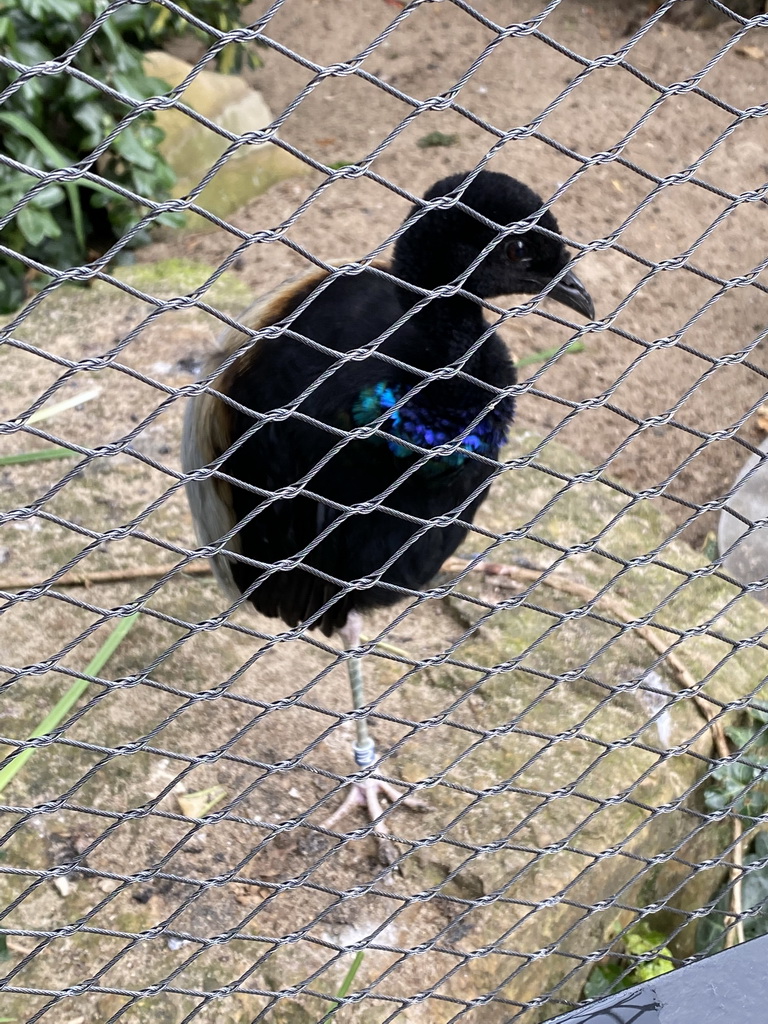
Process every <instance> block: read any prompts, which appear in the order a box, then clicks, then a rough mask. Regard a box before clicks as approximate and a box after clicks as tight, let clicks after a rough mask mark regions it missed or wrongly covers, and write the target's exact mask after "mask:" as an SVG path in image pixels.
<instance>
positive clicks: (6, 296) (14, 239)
mask: <svg viewBox="0 0 768 1024" xmlns="http://www.w3.org/2000/svg"><path fill="white" fill-rule="evenodd" d="M243 2H244V0H225V2H222V3H219V2H218V0H187V2H186V4H183V5H182V6H184V7H185V8H186V9H187V10H189V11H190V13H192V14H194V15H195V16H197V17H199V18H200V19H201V20H206V21H210V22H211V24H213V25H215V26H216V27H217V28H219V29H228V28H231V27H232V26H233V25H234V24H236V23H237V14H238V13H239V10H240V7H241V6H242V3H243ZM106 7H107V0H0V48H2V50H3V52H4V54H5V55H6V56H7V57H9V58H11V59H12V60H14V61H16V62H18V63H19V64H23V65H27V66H33V65H36V64H39V63H41V62H44V61H51V60H55V59H58V58H61V57H62V55H63V54H65V53H66V52H67V51H68V50H69V49H70V47H72V46H74V45H75V44H76V43H77V42H78V41H79V40H80V38H81V37H82V35H83V33H84V32H85V31H86V30H87V29H88V27H89V26H90V25H92V24H93V22H94V20H95V19H96V17H97V16H98V15H99V14H100V13H101V12H103V11H104V10H105V9H106ZM181 26H183V27H184V28H189V25H188V23H187V22H186V21H185V20H184V19H183V18H181V17H179V16H172V15H171V14H170V12H169V11H168V10H167V8H165V7H163V6H162V5H161V4H158V3H151V4H126V5H125V6H123V7H120V8H118V9H117V10H116V11H115V12H114V13H113V14H111V15H110V17H109V18H107V19H106V20H105V21H104V23H103V24H102V25H100V27H99V29H98V30H97V32H96V33H95V34H94V35H93V37H92V38H91V39H90V40H89V41H88V42H87V43H86V44H85V45H84V46H82V47H81V48H80V49H79V50H78V52H77V55H76V56H75V58H74V60H73V62H72V66H73V67H74V68H76V69H77V70H78V71H80V72H84V73H85V74H87V75H89V76H91V77H92V78H93V79H95V80H97V81H99V82H101V83H103V84H104V85H105V86H109V87H111V88H113V89H115V90H116V91H118V92H120V93H122V94H123V95H125V96H127V97H129V98H130V99H132V100H143V99H147V98H148V97H150V96H153V95H156V94H158V93H163V92H165V91H166V90H167V86H166V85H165V83H163V82H161V81H160V80H159V79H155V78H151V77H149V76H148V75H146V74H145V73H144V70H143V66H142V50H145V49H150V48H155V47H157V46H159V45H161V44H162V42H163V41H164V40H166V39H167V38H168V37H170V36H171V35H174V36H175V35H178V34H179V32H180V31H181ZM195 31H198V33H199V34H201V35H203V36H205V38H206V39H207V41H208V42H210V41H211V37H210V35H206V34H205V33H203V32H201V31H200V30H195ZM238 49H239V48H238V47H225V48H224V50H223V51H222V54H223V55H227V53H229V57H228V58H227V59H228V60H229V62H230V64H231V65H232V66H234V64H233V62H234V63H237V58H236V56H235V51H236V50H238ZM222 60H223V56H222ZM18 77H19V75H18V73H17V72H16V71H13V70H10V69H8V68H0V91H2V90H4V89H6V88H7V87H8V86H11V85H12V83H13V82H14V81H15V80H16V79H17V78H18ZM130 111H131V105H130V104H129V103H125V102H121V101H120V100H117V99H114V98H113V97H111V96H109V95H108V94H107V93H106V92H103V91H102V90H101V89H98V88H96V87H95V86H91V85H89V84H88V83H87V82H84V81H82V80H81V79H79V78H76V77H75V76H73V75H72V74H69V73H67V72H64V71H61V72H60V73H57V74H46V75H43V74H41V75H35V76H33V77H32V78H30V79H28V80H27V81H25V82H24V83H23V85H22V86H21V87H19V88H18V89H17V90H16V91H15V92H13V93H12V94H11V95H9V96H7V97H6V99H5V101H4V102H3V105H2V108H1V109H0V151H2V152H4V153H6V154H7V155H8V156H9V157H10V158H11V159H12V160H14V161H16V162H17V163H19V164H23V165H25V166H26V167H29V168H34V169H36V170H39V171H51V170H56V169H60V168H63V167H70V166H72V165H73V164H77V163H78V162H80V161H83V162H84V165H85V167H86V168H87V169H92V164H93V158H92V154H93V152H94V150H95V149H96V148H97V147H99V146H100V145H101V144H102V143H103V141H104V139H105V138H106V137H107V136H108V135H109V134H110V133H111V132H112V131H113V129H114V128H116V127H117V126H118V125H119V124H120V122H121V121H122V120H123V119H124V118H125V117H126V115H128V114H129V113H130ZM162 138H163V133H162V131H161V129H160V128H158V126H157V125H156V124H155V122H154V115H152V114H151V113H150V112H147V113H144V114H142V115H141V117H139V118H137V119H135V120H134V121H132V122H131V123H130V124H128V125H125V126H124V127H123V128H122V129H121V130H120V132H119V134H118V135H117V136H116V137H115V139H114V140H113V141H112V143H111V144H110V146H109V148H108V149H107V151H106V152H105V153H103V154H102V155H101V156H100V157H99V158H98V161H97V162H96V167H95V168H93V169H96V170H97V171H98V173H99V175H100V176H101V177H103V178H105V179H106V180H108V181H110V182H114V183H115V184H117V185H121V186H124V187H125V188H126V189H129V190H130V191H132V192H135V193H138V194H139V195H142V196H147V197H148V198H151V199H152V200H154V201H157V202H159V201H162V200H164V199H167V198H168V196H169V194H170V188H171V186H172V184H173V173H172V171H171V169H170V168H169V167H168V165H167V163H166V162H165V160H164V159H163V158H162V156H161V155H160V153H159V152H158V144H159V142H160V141H161V140H162ZM38 184H39V179H38V178H37V177H36V176H35V175H33V174H27V173H25V172H24V171H23V170H20V169H17V168H14V167H9V166H7V165H5V164H0V211H7V210H10V209H11V208H13V207H14V206H15V205H16V204H17V203H18V202H20V201H21V200H23V199H24V197H25V196H26V195H27V193H28V192H29V191H30V190H31V189H32V188H33V187H34V186H36V185H38ZM144 212H145V210H144V209H143V208H142V207H140V206H137V205H136V204H134V203H133V202H131V200H129V199H125V198H123V197H122V196H120V195H118V194H117V193H116V192H113V191H112V190H111V189H109V188H105V187H103V186H101V185H98V184H95V183H91V182H88V181H84V180H83V179H79V180H77V181H71V182H67V183H65V184H63V185H59V184H55V183H52V184H50V185H47V186H46V187H45V188H43V189H41V190H40V191H38V192H37V193H36V194H35V195H34V196H33V197H32V198H31V199H28V200H27V202H26V203H25V205H23V206H22V207H21V208H20V209H19V210H18V212H17V213H16V216H15V217H14V218H13V220H12V221H11V222H10V223H9V224H8V225H7V226H6V227H5V228H4V229H3V231H2V241H3V243H4V244H5V245H6V246H7V247H8V248H9V249H11V250H14V251H15V252H23V253H24V255H26V256H28V257H29V258H31V259H33V260H36V261H37V262H40V263H42V264H45V265H48V266H51V267H53V268H63V267H69V266H77V265H78V264H81V263H83V262H85V261H86V260H87V259H88V258H89V257H91V256H92V255H93V254H94V253H101V252H105V251H106V250H107V249H108V248H109V247H110V246H111V245H112V243H113V242H114V241H115V240H116V239H118V238H121V237H122V236H123V235H124V234H125V233H126V231H128V230H129V229H130V228H132V227H134V226H135V225H136V224H137V223H138V222H139V220H140V219H141V217H142V215H143V213H144ZM157 220H158V221H159V222H160V223H166V224H168V223H170V224H173V225H178V224H180V222H181V221H180V217H179V215H178V214H165V215H163V216H161V217H159V218H157ZM142 241H146V232H139V233H138V234H137V235H136V236H135V237H134V238H133V239H132V244H138V243H141V242H142ZM29 276H30V275H29V274H28V272H27V270H26V268H25V266H24V264H22V263H21V262H19V261H18V260H16V259H13V258H12V257H8V256H0V312H8V311H10V310H12V309H14V308H15V307H16V306H18V305H19V304H20V303H21V302H22V301H23V299H24V296H25V293H26V288H27V285H28V283H29Z"/></svg>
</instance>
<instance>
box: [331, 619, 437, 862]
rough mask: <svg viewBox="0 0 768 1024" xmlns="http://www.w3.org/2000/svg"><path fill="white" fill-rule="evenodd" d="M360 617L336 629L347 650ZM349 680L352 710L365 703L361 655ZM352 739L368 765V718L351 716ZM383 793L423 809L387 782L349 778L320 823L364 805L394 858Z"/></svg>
mask: <svg viewBox="0 0 768 1024" xmlns="http://www.w3.org/2000/svg"><path fill="white" fill-rule="evenodd" d="M361 628H362V618H361V616H360V615H359V613H358V612H351V613H350V615H349V617H348V618H347V621H346V623H345V624H344V626H343V627H342V628H341V629H340V630H339V633H340V634H341V639H342V642H343V643H344V647H345V648H346V649H347V650H351V649H352V648H354V647H357V646H358V645H359V643H360V631H361ZM347 665H348V669H349V683H350V686H351V688H352V704H353V706H354V708H355V711H358V710H359V709H360V708H362V707H363V706H364V705H365V699H364V696H363V662H362V658H350V659H349V661H348V663H347ZM355 730H356V736H355V742H354V744H353V745H352V752H353V754H354V757H355V764H356V765H357V766H358V768H370V766H371V765H372V764H374V763H375V762H376V745H375V743H374V742H373V740H372V739H371V736H370V734H369V732H368V720H367V718H366V717H365V716H362V715H361V716H360V717H359V718H357V719H356V720H355ZM381 795H383V796H384V797H386V799H387V800H388V801H389V802H390V803H394V802H395V800H399V801H400V803H401V804H404V805H405V806H406V807H410V808H412V809H413V810H426V808H427V804H425V803H424V801H423V800H419V799H418V798H417V797H410V796H407V797H403V798H402V799H401V797H402V794H401V793H399V792H398V790H396V789H395V787H394V786H391V785H390V784H389V783H388V782H383V781H381V780H379V779H371V778H368V779H365V780H364V781H363V782H353V783H352V785H351V786H350V787H349V793H348V794H347V796H346V798H345V800H344V802H343V803H342V805H341V807H339V808H338V810H336V811H334V812H333V814H332V815H331V816H330V817H329V818H327V819H326V820H325V821H324V822H323V824H324V826H325V827H326V828H334V827H335V826H336V824H337V823H338V822H339V821H341V820H342V818H345V817H346V816H347V815H348V814H349V813H350V811H352V810H354V809H355V808H357V807H361V806H362V807H365V808H366V810H367V812H368V817H369V818H370V820H371V822H372V824H373V830H374V832H376V833H378V835H379V847H380V852H381V854H382V857H383V858H384V862H385V863H391V862H392V861H393V860H394V858H395V850H394V847H393V846H392V843H390V842H389V840H387V839H385V838H384V832H385V831H386V830H385V828H384V825H383V823H382V821H381V818H382V815H383V814H384V809H383V808H382V806H381V803H380V796H381Z"/></svg>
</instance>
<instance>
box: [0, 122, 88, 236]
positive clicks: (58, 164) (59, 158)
mask: <svg viewBox="0 0 768 1024" xmlns="http://www.w3.org/2000/svg"><path fill="white" fill-rule="evenodd" d="M0 121H2V122H5V124H9V125H10V126H11V127H12V128H15V130H16V131H17V132H19V133H20V134H21V135H24V136H25V137H26V138H27V139H29V141H30V142H32V143H33V144H34V145H35V146H37V148H38V150H39V151H40V153H41V154H42V155H43V157H44V158H45V159H46V161H47V162H48V166H49V167H51V168H54V169H56V170H58V169H60V168H62V167H67V166H69V163H70V159H69V157H68V156H67V155H66V154H64V153H62V152H61V151H60V150H59V149H57V148H56V146H54V145H53V143H52V142H50V141H49V140H48V138H47V137H46V136H45V135H44V134H43V133H42V132H41V131H40V130H39V129H38V128H36V127H35V125H33V124H31V123H30V122H29V121H27V120H26V118H24V117H21V116H20V115H19V114H14V113H5V114H0ZM64 189H65V190H66V193H67V198H68V199H69V206H70V210H71V213H72V224H73V226H74V229H75V237H76V238H77V241H78V244H79V245H80V247H81V248H84V247H85V229H84V226H83V211H82V208H81V206H80V196H79V195H78V192H77V186H76V185H75V184H74V183H73V182H71V181H70V182H67V183H66V184H65V185H64ZM22 230H24V229H23V228H22ZM59 234H60V232H59V231H57V232H56V233H55V234H54V233H52V232H50V231H48V232H47V233H46V234H45V235H44V236H43V237H47V238H57V237H58V235H59ZM27 239H28V241H31V239H29V236H27ZM33 244H35V243H33Z"/></svg>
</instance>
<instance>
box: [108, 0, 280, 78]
mask: <svg viewBox="0 0 768 1024" xmlns="http://www.w3.org/2000/svg"><path fill="white" fill-rule="evenodd" d="M250 2H251V0H176V5H177V6H178V7H181V8H182V10H185V11H187V12H188V13H189V14H191V15H192V16H193V17H195V18H198V19H199V20H200V21H204V22H205V23H206V24H207V25H210V26H211V27H212V28H215V29H218V30H219V31H220V32H228V31H229V30H230V29H233V28H236V27H237V26H238V25H239V24H240V14H241V10H242V8H243V7H245V6H246V4H248V3H250ZM113 20H114V24H115V26H116V28H117V29H118V31H119V32H120V34H121V35H122V36H123V37H124V38H125V39H126V41H127V42H129V43H132V44H133V45H134V46H138V48H139V49H141V50H150V49H160V48H162V47H163V46H164V45H165V44H166V43H167V42H169V41H170V40H172V39H178V38H179V36H182V35H192V36H194V37H195V38H196V39H198V40H200V42H202V43H204V44H205V45H206V47H208V46H210V45H211V44H212V43H213V41H214V37H212V36H211V34H210V33H209V32H206V31H205V30H204V29H200V28H197V26H195V25H192V24H190V22H189V21H187V19H186V18H184V17H182V15H180V14H174V13H173V11H170V10H168V8H167V7H164V6H163V5H162V4H158V3H150V4H126V6H124V7H120V8H118V9H117V10H116V11H115V13H114V16H113ZM259 63H260V62H259V60H258V58H257V57H256V56H255V55H254V53H253V51H252V50H249V49H247V47H245V46H244V45H243V44H240V43H232V44H229V45H228V46H225V47H224V48H223V49H222V50H221V51H220V52H219V54H218V56H217V59H216V66H217V68H218V70H219V71H221V72H223V73H224V74H227V75H229V74H233V73H235V72H237V71H241V70H242V68H243V67H255V66H258V64H259Z"/></svg>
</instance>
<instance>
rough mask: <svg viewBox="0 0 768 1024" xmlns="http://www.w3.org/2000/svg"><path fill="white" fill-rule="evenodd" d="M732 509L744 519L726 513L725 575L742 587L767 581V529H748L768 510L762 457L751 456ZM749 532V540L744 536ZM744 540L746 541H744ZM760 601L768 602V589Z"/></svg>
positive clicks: (766, 444) (767, 472)
mask: <svg viewBox="0 0 768 1024" xmlns="http://www.w3.org/2000/svg"><path fill="white" fill-rule="evenodd" d="M760 451H761V452H763V456H765V455H768V441H763V443H762V444H761V445H760ZM760 463H762V465H761V464H760ZM728 505H729V508H730V509H732V510H733V511H734V512H737V513H738V514H739V515H740V516H743V519H737V518H736V517H735V516H733V515H731V513H730V512H729V511H728V510H726V509H723V511H722V513H721V514H720V524H719V527H718V532H717V546H718V549H719V551H720V554H721V555H723V554H724V555H725V560H724V563H723V564H724V568H725V571H726V572H728V573H730V574H731V575H732V576H735V577H736V579H737V580H741V581H742V583H753V582H755V581H756V580H765V579H766V578H768V527H765V526H763V527H754V526H752V527H749V526H747V524H746V523H745V522H744V519H746V520H748V521H749V522H751V523H753V524H754V523H756V522H757V521H758V520H761V519H765V515H766V509H768V462H766V461H765V458H764V457H763V458H762V459H761V457H760V456H759V455H750V457H749V458H748V459H747V461H746V462H745V463H744V466H743V467H742V469H741V472H740V473H739V475H738V477H737V478H736V482H735V484H734V495H733V497H732V498H731V500H730V501H729V502H728ZM747 531H749V533H748V535H747V536H744V534H746V533H747ZM741 538H743V539H741ZM755 596H756V597H758V598H759V599H760V600H761V601H765V602H768V588H766V587H763V588H762V590H758V591H756V593H755Z"/></svg>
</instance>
